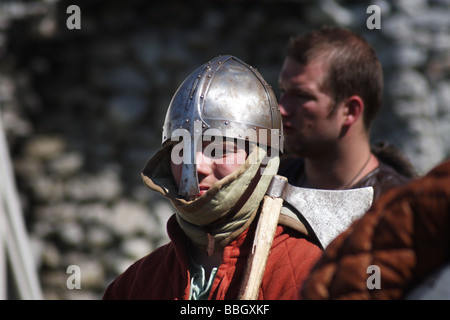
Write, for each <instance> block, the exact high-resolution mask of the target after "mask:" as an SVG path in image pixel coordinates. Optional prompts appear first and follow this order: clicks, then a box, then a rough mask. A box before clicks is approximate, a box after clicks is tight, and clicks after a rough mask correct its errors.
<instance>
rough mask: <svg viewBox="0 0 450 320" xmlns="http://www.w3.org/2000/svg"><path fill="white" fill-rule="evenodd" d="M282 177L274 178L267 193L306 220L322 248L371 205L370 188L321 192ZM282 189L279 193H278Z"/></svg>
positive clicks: (371, 189)
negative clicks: (279, 197) (278, 197)
mask: <svg viewBox="0 0 450 320" xmlns="http://www.w3.org/2000/svg"><path fill="white" fill-rule="evenodd" d="M282 178H284V177H280V176H274V178H273V179H272V184H271V187H269V190H268V192H269V194H270V192H272V194H273V195H275V196H281V197H282V198H283V199H284V201H285V202H287V203H289V204H290V205H291V206H292V207H294V208H295V209H296V211H297V212H296V214H297V215H300V216H298V217H297V218H298V219H299V220H301V221H302V222H303V223H304V222H305V220H306V223H307V224H308V226H307V227H310V229H312V231H313V232H314V234H315V235H316V236H317V238H318V240H319V241H320V243H321V245H322V246H323V248H325V247H326V246H328V244H329V243H330V242H331V241H332V240H333V239H334V238H336V237H337V236H338V235H339V234H340V233H341V232H343V231H345V230H346V229H347V228H348V227H349V226H350V224H351V223H352V222H353V221H354V220H356V219H358V218H360V217H361V216H362V215H364V213H366V212H367V210H368V209H369V208H370V206H371V205H372V201H373V188H372V187H365V188H359V189H349V190H323V189H309V188H301V187H295V186H292V185H290V184H288V183H287V182H285V179H282ZM281 190H282V191H281Z"/></svg>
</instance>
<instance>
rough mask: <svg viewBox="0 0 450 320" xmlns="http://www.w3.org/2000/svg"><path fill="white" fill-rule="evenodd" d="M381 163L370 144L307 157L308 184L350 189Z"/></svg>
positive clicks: (331, 188) (314, 186)
mask: <svg viewBox="0 0 450 320" xmlns="http://www.w3.org/2000/svg"><path fill="white" fill-rule="evenodd" d="M378 165H379V163H378V160H377V158H376V157H375V156H374V155H373V154H372V153H371V151H370V146H369V144H368V143H367V144H365V145H363V144H361V145H359V146H358V147H357V148H348V147H347V148H345V147H344V148H341V149H337V150H334V151H333V152H328V153H326V154H324V155H323V156H322V157H316V158H305V174H306V184H307V186H308V187H310V188H317V189H330V190H334V189H336V190H337V189H349V188H351V187H352V186H353V185H355V184H356V183H357V182H358V181H360V180H361V179H362V178H363V177H365V176H366V175H367V174H368V173H370V172H371V171H373V170H374V169H375V168H377V167H378Z"/></svg>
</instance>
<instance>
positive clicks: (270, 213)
mask: <svg viewBox="0 0 450 320" xmlns="http://www.w3.org/2000/svg"><path fill="white" fill-rule="evenodd" d="M282 206H283V199H282V198H274V197H271V196H269V195H265V196H264V203H263V207H262V210H261V214H260V216H259V221H258V226H257V227H256V232H255V239H254V241H253V247H252V251H251V253H250V255H249V259H248V261H247V267H246V270H245V273H244V278H243V280H242V284H241V288H240V291H239V295H238V299H239V300H256V299H258V295H259V287H260V285H261V282H262V278H263V275H264V270H265V269H266V263H267V258H268V257H269V253H270V248H271V247H272V242H273V237H274V235H275V230H276V228H277V225H278V218H279V216H280V211H281V207H282Z"/></svg>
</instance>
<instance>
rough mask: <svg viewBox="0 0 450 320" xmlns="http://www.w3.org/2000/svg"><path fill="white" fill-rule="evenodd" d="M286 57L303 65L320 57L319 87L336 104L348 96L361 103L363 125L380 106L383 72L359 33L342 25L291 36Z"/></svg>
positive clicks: (368, 126)
mask: <svg viewBox="0 0 450 320" xmlns="http://www.w3.org/2000/svg"><path fill="white" fill-rule="evenodd" d="M287 56H288V57H290V58H292V59H294V60H296V61H297V62H299V63H301V64H303V65H306V64H308V63H309V62H311V61H312V60H317V59H323V60H324V61H325V62H326V63H327V64H326V66H328V71H327V73H326V74H325V77H324V79H323V83H322V89H323V90H325V91H326V92H328V93H330V94H331V96H332V97H333V98H334V102H335V106H334V107H333V109H332V110H331V112H330V114H332V113H333V112H334V111H335V108H336V106H337V105H338V103H340V102H342V101H344V100H345V99H346V98H349V97H350V96H352V95H358V96H360V97H361V99H362V100H363V102H364V105H365V108H364V113H363V120H364V125H365V127H366V129H367V131H369V129H370V125H371V123H372V121H373V119H374V118H375V115H376V114H377V112H378V110H379V109H380V107H381V105H382V95H383V71H382V68H381V64H380V61H379V60H378V57H377V55H376V53H375V50H374V49H373V48H372V46H371V45H370V44H369V43H368V42H367V41H366V40H364V38H362V37H361V36H360V35H358V34H356V33H354V32H352V31H350V30H348V29H344V28H338V27H322V28H321V29H318V30H314V31H311V32H309V33H306V34H304V35H300V36H297V37H294V38H291V40H290V42H289V45H288V49H287Z"/></svg>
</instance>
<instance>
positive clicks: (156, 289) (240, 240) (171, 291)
mask: <svg viewBox="0 0 450 320" xmlns="http://www.w3.org/2000/svg"><path fill="white" fill-rule="evenodd" d="M256 220H257V219H255V222H256ZM255 222H254V223H252V225H251V226H250V227H249V228H248V229H247V230H245V231H244V232H243V233H242V234H241V235H239V236H238V237H237V238H236V239H235V240H233V241H232V242H231V243H230V244H229V245H227V246H226V247H225V248H224V252H223V260H222V264H221V265H220V266H219V268H218V270H217V274H216V277H215V278H214V282H213V284H212V287H211V291H210V295H209V299H216V300H223V299H226V300H233V299H236V298H237V296H238V293H239V289H240V285H241V280H242V276H243V273H244V270H245V267H246V263H247V257H248V254H249V251H250V249H251V247H252V244H253V236H254V232H255V228H256V223H255ZM167 230H168V234H169V237H170V239H171V240H172V241H171V242H170V243H168V244H167V245H164V246H162V247H160V248H158V249H156V250H155V251H153V252H152V253H150V254H149V255H147V256H145V257H143V258H142V259H140V260H138V261H137V262H135V263H134V264H133V265H131V266H130V267H129V268H128V269H127V270H126V271H125V272H124V273H122V274H121V275H119V276H118V277H117V278H116V279H115V280H114V281H113V282H112V283H111V284H110V285H109V286H108V288H107V290H106V292H105V294H104V296H103V299H159V300H173V299H189V289H190V288H189V287H190V281H189V279H190V274H189V270H188V257H187V255H186V252H187V243H188V241H189V240H188V239H187V238H186V236H185V235H184V233H183V231H182V230H181V229H180V227H179V225H178V223H177V221H176V219H175V216H172V217H171V218H170V219H169V221H168V223H167ZM321 254H322V250H321V249H320V248H319V247H318V246H316V245H315V244H313V243H312V242H310V241H309V240H308V239H307V238H306V236H304V235H303V234H301V233H300V232H298V231H295V230H293V229H290V228H288V227H284V226H281V225H278V227H277V229H276V233H275V237H274V240H273V244H272V248H271V252H270V255H269V258H268V261H267V266H266V270H265V273H264V276H263V280H262V284H261V287H260V290H259V297H258V299H264V300H291V299H300V297H301V296H300V291H301V287H302V285H303V282H304V280H305V279H306V277H307V276H308V274H309V271H310V269H311V268H312V266H313V264H314V263H315V262H316V261H317V260H318V259H319V257H320V255H321Z"/></svg>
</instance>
